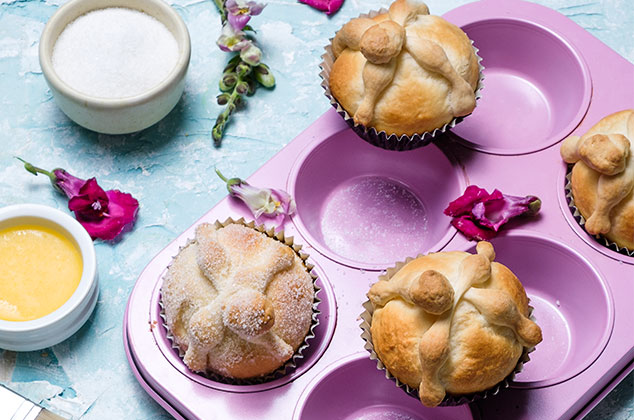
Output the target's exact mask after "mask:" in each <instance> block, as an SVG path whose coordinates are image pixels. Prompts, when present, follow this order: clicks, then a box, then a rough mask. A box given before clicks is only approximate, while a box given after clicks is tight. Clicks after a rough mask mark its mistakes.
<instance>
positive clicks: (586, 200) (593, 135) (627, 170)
mask: <svg viewBox="0 0 634 420" xmlns="http://www.w3.org/2000/svg"><path fill="white" fill-rule="evenodd" d="M632 141H634V110H631V109H630V110H625V111H620V112H616V113H614V114H611V115H608V116H607V117H605V118H603V119H602V120H601V121H599V122H598V123H597V124H595V125H594V126H593V127H592V128H591V129H590V130H588V132H587V133H586V134H584V135H583V136H581V137H578V136H570V137H568V138H566V139H565V140H564V141H563V143H562V144H561V149H560V152H561V156H562V158H563V159H564V161H566V162H567V163H574V164H575V165H574V167H573V168H572V177H571V184H572V196H573V198H574V203H575V206H576V207H577V208H578V209H579V212H580V213H581V215H582V216H583V217H584V219H585V220H586V224H585V229H586V231H587V232H588V233H590V234H591V235H599V234H601V235H603V236H605V237H606V238H608V239H609V240H610V241H613V242H615V243H616V244H617V245H618V246H620V247H625V248H627V249H629V250H634V192H633V188H634V157H632Z"/></svg>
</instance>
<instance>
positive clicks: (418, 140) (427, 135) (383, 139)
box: [319, 8, 484, 151]
mask: <svg viewBox="0 0 634 420" xmlns="http://www.w3.org/2000/svg"><path fill="white" fill-rule="evenodd" d="M385 13H388V10H387V9H385V8H381V9H379V10H378V11H370V12H368V13H364V14H361V15H359V17H360V18H374V17H375V16H378V15H381V14H385ZM333 39H334V38H331V39H330V44H328V45H327V46H325V47H324V49H325V50H326V52H325V53H324V54H323V55H322V56H321V59H322V61H321V63H320V64H319V68H320V69H321V72H320V73H319V76H320V77H321V79H322V81H321V87H322V88H324V94H325V95H326V97H327V98H328V100H329V101H330V105H332V106H333V107H334V108H335V110H337V113H338V114H339V115H341V116H342V118H343V119H344V121H345V122H346V123H347V124H348V126H350V128H352V129H353V130H354V132H355V133H356V134H357V135H358V136H359V137H361V138H362V139H363V140H365V141H367V142H368V143H370V144H372V145H374V146H377V147H380V148H382V149H386V150H398V151H404V150H412V149H416V148H419V147H422V146H426V145H428V144H429V143H431V142H432V140H433V139H434V138H435V137H437V136H439V135H441V134H443V133H445V132H446V131H447V130H450V129H452V128H453V127H455V126H456V124H458V123H459V122H461V121H462V120H463V119H464V118H465V117H467V116H468V115H465V116H462V117H456V118H454V119H452V120H451V121H449V122H448V123H446V124H444V125H443V126H441V127H439V128H436V129H434V130H432V131H426V132H423V133H415V134H413V135H411V136H408V135H406V134H403V135H401V136H398V135H397V134H387V133H386V132H385V131H377V130H376V129H375V128H374V127H366V126H364V125H361V124H358V123H355V122H354V120H353V118H352V117H351V116H350V114H348V112H347V111H346V110H345V109H344V108H343V107H342V106H341V105H340V104H339V102H338V101H337V99H335V97H334V96H333V95H332V93H331V91H330V71H331V70H332V66H333V64H334V62H335V56H334V54H333V53H332V40H333ZM470 41H471V40H470ZM471 46H472V47H473V51H474V53H475V55H476V58H477V60H478V68H479V71H480V78H479V79H478V86H477V87H476V90H475V99H476V101H477V100H479V99H480V98H481V97H482V94H481V91H482V88H483V87H484V84H483V80H484V73H483V70H484V66H483V65H482V58H481V57H480V56H479V55H478V51H479V50H478V48H476V47H475V45H473V41H471ZM476 106H477V105H476ZM469 115H470V114H469Z"/></svg>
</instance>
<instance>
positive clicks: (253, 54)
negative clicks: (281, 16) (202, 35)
mask: <svg viewBox="0 0 634 420" xmlns="http://www.w3.org/2000/svg"><path fill="white" fill-rule="evenodd" d="M264 6H265V5H264V4H260V3H256V2H254V1H244V0H227V2H226V3H225V7H226V10H227V21H226V22H225V23H224V25H223V26H222V32H221V33H220V37H218V40H217V41H216V44H218V47H220V49H221V50H222V51H225V52H237V51H240V58H242V60H243V61H244V62H245V63H248V64H250V65H252V66H257V65H258V64H259V63H260V59H261V58H262V50H260V49H259V48H258V47H257V46H256V45H255V43H254V42H253V41H252V40H251V39H249V38H247V35H246V33H245V32H244V28H245V27H246V26H247V23H248V22H249V20H250V19H251V16H256V15H259V14H260V13H262V9H264Z"/></svg>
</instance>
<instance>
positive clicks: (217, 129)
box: [211, 63, 250, 147]
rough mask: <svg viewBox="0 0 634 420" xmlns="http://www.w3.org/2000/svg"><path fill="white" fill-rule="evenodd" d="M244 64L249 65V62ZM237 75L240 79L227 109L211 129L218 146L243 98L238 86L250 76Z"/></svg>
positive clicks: (226, 106) (215, 144) (230, 96)
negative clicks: (226, 126) (230, 118)
mask: <svg viewBox="0 0 634 420" xmlns="http://www.w3.org/2000/svg"><path fill="white" fill-rule="evenodd" d="M244 64H245V65H247V66H248V64H246V63H244ZM249 67H250V66H249ZM237 77H238V81H237V82H236V85H235V86H234V87H233V90H232V91H231V94H230V95H229V101H228V102H227V105H225V109H224V110H223V111H222V113H221V114H220V115H218V118H216V124H215V125H214V128H213V129H212V130H211V136H212V137H213V139H214V146H216V147H220V144H221V142H222V135H223V134H224V131H225V125H226V124H227V122H228V121H229V117H230V116H231V114H232V113H233V111H235V109H236V107H237V106H238V102H239V101H240V100H241V97H242V95H241V94H240V93H239V92H238V86H240V83H241V82H243V81H244V80H245V79H246V78H248V77H249V75H248V74H245V75H241V74H237Z"/></svg>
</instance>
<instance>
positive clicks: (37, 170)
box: [15, 156, 57, 185]
mask: <svg viewBox="0 0 634 420" xmlns="http://www.w3.org/2000/svg"><path fill="white" fill-rule="evenodd" d="M15 158H16V159H17V160H19V161H20V162H22V163H24V169H26V170H27V171H29V172H31V173H32V174H33V175H35V176H37V174H44V175H46V176H47V177H49V178H50V179H51V182H52V183H53V185H55V182H56V181H57V177H56V176H55V174H54V173H53V172H51V171H47V170H46V169H42V168H38V167H37V166H33V165H32V164H30V163H29V162H27V161H26V160H24V159H22V158H20V157H17V156H15Z"/></svg>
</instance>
